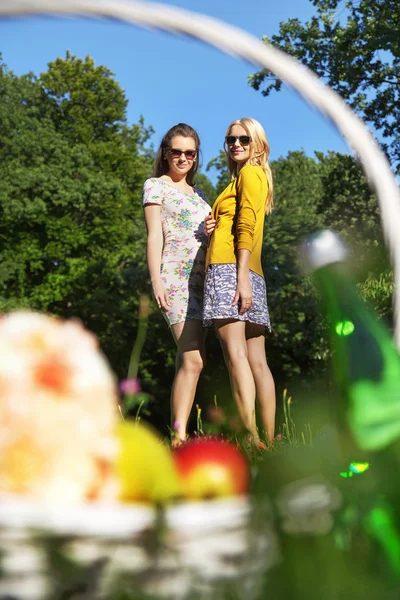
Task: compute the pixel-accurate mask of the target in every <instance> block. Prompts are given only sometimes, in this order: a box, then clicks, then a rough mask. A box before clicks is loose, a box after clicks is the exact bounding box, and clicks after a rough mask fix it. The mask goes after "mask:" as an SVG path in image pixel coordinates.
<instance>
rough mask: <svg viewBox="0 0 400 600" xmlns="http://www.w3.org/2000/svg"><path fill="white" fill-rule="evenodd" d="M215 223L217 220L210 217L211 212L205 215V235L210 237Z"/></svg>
mask: <svg viewBox="0 0 400 600" xmlns="http://www.w3.org/2000/svg"><path fill="white" fill-rule="evenodd" d="M216 224H217V221H216V220H215V219H213V218H212V215H211V213H210V214H209V215H207V216H206V218H205V219H204V229H205V232H206V235H207V237H210V235H211V234H212V232H213V231H214V229H215V225H216Z"/></svg>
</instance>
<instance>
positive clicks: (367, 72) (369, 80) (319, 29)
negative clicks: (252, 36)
mask: <svg viewBox="0 0 400 600" xmlns="http://www.w3.org/2000/svg"><path fill="white" fill-rule="evenodd" d="M311 1H312V3H313V4H314V6H316V7H317V14H316V16H314V17H313V18H312V19H311V20H310V21H309V22H306V23H305V24H303V23H301V22H300V20H299V19H289V20H288V21H286V22H284V23H281V25H280V30H279V34H276V35H273V36H272V38H271V39H269V38H267V37H264V38H263V39H264V40H265V41H268V42H271V43H272V44H273V45H274V46H276V47H278V48H280V49H282V50H284V51H285V52H287V53H288V54H290V55H292V56H294V57H295V58H297V59H299V60H300V61H301V62H302V63H303V64H305V65H307V66H308V67H310V68H311V69H312V70H313V71H315V72H316V73H317V75H319V76H320V77H321V78H322V79H323V80H324V81H325V82H326V83H327V84H328V85H330V86H331V87H332V88H333V89H334V90H336V91H337V92H338V93H339V94H340V95H341V96H342V97H343V98H344V99H345V100H346V101H347V102H348V103H349V104H350V106H351V107H352V108H353V109H354V110H356V111H357V112H358V113H359V115H360V116H361V117H362V119H364V121H366V122H367V123H370V124H371V125H372V126H373V127H374V129H375V131H376V132H377V133H378V134H379V135H380V136H381V137H382V138H383V147H384V149H385V150H386V152H387V154H388V156H389V158H390V160H391V162H392V164H393V168H394V169H396V170H397V173H400V3H399V2H398V0H347V1H344V0H311ZM249 82H250V85H251V86H252V87H253V88H254V89H256V90H259V89H262V94H263V95H264V96H268V95H269V94H270V93H271V91H272V90H277V91H279V90H280V89H281V86H282V82H281V81H280V80H279V79H277V78H276V77H274V75H273V74H272V73H271V72H270V71H269V70H266V69H264V70H262V71H259V72H258V73H255V74H253V75H251V76H250V78H249Z"/></svg>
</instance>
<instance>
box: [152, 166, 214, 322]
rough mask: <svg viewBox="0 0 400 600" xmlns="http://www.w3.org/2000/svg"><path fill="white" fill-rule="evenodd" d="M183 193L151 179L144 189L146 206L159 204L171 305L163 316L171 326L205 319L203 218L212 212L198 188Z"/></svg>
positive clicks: (163, 265) (163, 275)
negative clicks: (191, 191)
mask: <svg viewBox="0 0 400 600" xmlns="http://www.w3.org/2000/svg"><path fill="white" fill-rule="evenodd" d="M193 189H194V192H193V193H191V194H190V193H187V192H182V191H181V190H178V188H176V187H175V186H174V185H172V184H170V183H168V182H167V181H164V180H163V179H159V178H157V177H152V178H150V179H147V180H146V181H145V183H144V186H143V206H144V205H146V204H159V205H160V207H161V212H160V214H161V224H162V231H163V237H164V246H163V251H162V257H161V280H162V282H163V284H164V285H165V288H166V290H167V292H168V296H169V299H170V301H171V303H172V304H171V306H170V309H169V310H168V311H167V312H164V313H163V314H164V316H165V318H166V320H167V322H168V323H169V325H175V324H176V323H180V322H181V321H187V320H191V319H199V320H200V321H201V320H202V318H203V292H204V269H205V257H206V251H207V240H208V238H207V235H206V233H205V230H204V218H205V217H206V215H208V214H209V213H210V211H211V209H210V206H209V204H208V203H207V201H206V199H205V196H204V194H203V192H202V191H201V190H199V189H198V188H193Z"/></svg>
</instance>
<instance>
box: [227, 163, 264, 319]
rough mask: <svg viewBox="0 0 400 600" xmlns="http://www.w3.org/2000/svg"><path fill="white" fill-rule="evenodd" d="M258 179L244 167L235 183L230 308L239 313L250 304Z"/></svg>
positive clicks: (249, 167)
mask: <svg viewBox="0 0 400 600" xmlns="http://www.w3.org/2000/svg"><path fill="white" fill-rule="evenodd" d="M261 190H262V186H261V180H260V178H259V176H258V173H257V172H256V170H255V169H253V168H252V167H251V166H247V167H243V169H242V171H241V172H240V174H239V177H238V182H237V202H238V212H237V221H236V251H237V287H236V293H235V297H234V299H233V304H232V305H233V306H234V305H235V304H238V303H239V314H241V315H242V314H243V313H245V312H246V311H247V310H249V308H251V306H252V305H253V293H252V289H251V283H250V273H249V265H250V257H251V253H252V250H253V236H254V228H255V224H256V212H257V205H258V204H259V203H260V200H261Z"/></svg>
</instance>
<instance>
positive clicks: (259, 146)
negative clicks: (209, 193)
mask: <svg viewBox="0 0 400 600" xmlns="http://www.w3.org/2000/svg"><path fill="white" fill-rule="evenodd" d="M234 125H241V126H242V127H243V129H245V130H246V133H247V134H248V135H249V136H250V137H251V142H250V158H249V160H248V161H247V163H246V164H248V165H257V166H259V167H261V168H262V169H264V171H265V175H266V177H267V181H268V194H267V197H266V199H265V214H267V215H269V214H270V213H271V212H272V208H273V206H274V183H273V180H272V172H271V167H270V165H269V162H268V158H269V144H268V140H267V136H266V134H265V131H264V128H263V126H262V125H261V124H260V123H259V122H258V121H256V120H255V119H252V118H251V117H244V118H242V119H236V121H233V122H232V123H231V124H230V125H229V127H228V129H227V130H226V135H229V132H230V130H231V128H232V127H233V126H234ZM225 152H226V153H227V156H228V168H229V172H230V174H231V177H232V179H236V177H237V176H238V165H237V163H236V162H235V161H234V160H233V159H232V158H231V157H230V156H229V152H228V148H227V147H226V145H225Z"/></svg>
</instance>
